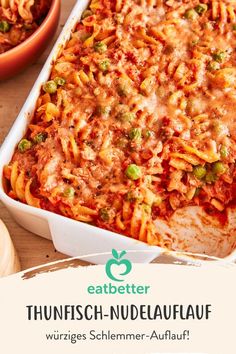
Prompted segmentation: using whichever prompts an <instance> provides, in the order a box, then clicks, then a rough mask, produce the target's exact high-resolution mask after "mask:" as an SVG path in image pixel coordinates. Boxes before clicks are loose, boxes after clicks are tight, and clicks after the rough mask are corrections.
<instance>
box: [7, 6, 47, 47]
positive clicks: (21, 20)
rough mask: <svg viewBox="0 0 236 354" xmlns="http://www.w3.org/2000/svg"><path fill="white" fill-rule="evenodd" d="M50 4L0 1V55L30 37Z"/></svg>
mask: <svg viewBox="0 0 236 354" xmlns="http://www.w3.org/2000/svg"><path fill="white" fill-rule="evenodd" d="M50 4H51V0H0V54H2V53H4V52H6V51H8V50H9V49H11V48H13V47H15V46H17V45H18V44H20V43H22V42H23V41H24V40H26V39H27V38H28V37H30V36H31V34H32V33H33V32H34V31H35V30H36V29H37V28H38V27H39V25H40V23H41V22H42V20H43V19H44V18H45V16H46V15H47V13H48V10H49V8H50Z"/></svg>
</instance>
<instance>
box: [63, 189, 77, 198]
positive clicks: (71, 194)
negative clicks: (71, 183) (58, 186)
mask: <svg viewBox="0 0 236 354" xmlns="http://www.w3.org/2000/svg"><path fill="white" fill-rule="evenodd" d="M63 195H64V197H66V198H74V196H75V190H74V188H73V187H68V188H66V189H65V191H64V193H63Z"/></svg>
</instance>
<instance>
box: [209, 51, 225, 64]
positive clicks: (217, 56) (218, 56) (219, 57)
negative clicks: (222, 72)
mask: <svg viewBox="0 0 236 354" xmlns="http://www.w3.org/2000/svg"><path fill="white" fill-rule="evenodd" d="M212 58H213V59H214V60H215V61H217V62H218V63H223V61H224V60H225V59H226V52H223V51H217V52H215V53H213V54H212Z"/></svg>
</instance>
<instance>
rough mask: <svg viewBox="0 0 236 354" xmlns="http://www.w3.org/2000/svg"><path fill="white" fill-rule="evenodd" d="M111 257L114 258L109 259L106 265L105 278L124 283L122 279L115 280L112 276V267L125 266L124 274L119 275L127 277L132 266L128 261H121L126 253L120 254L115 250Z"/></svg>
mask: <svg viewBox="0 0 236 354" xmlns="http://www.w3.org/2000/svg"><path fill="white" fill-rule="evenodd" d="M112 255H113V257H114V258H112V259H109V260H108V261H107V263H106V273H107V276H108V277H109V278H110V279H111V280H114V281H124V279H117V278H116V277H115V276H114V275H113V274H112V266H113V265H116V266H120V265H122V264H123V265H125V266H126V270H125V272H124V273H121V274H120V275H121V276H122V275H127V274H129V273H130V272H131V269H132V264H131V262H130V261H129V260H128V259H122V258H123V257H124V256H125V255H126V252H125V251H122V252H121V253H120V254H119V253H118V252H117V251H116V250H114V249H113V250H112Z"/></svg>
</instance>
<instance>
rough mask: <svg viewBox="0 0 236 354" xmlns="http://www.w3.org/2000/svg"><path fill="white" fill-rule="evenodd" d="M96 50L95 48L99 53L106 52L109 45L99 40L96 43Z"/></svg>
mask: <svg viewBox="0 0 236 354" xmlns="http://www.w3.org/2000/svg"><path fill="white" fill-rule="evenodd" d="M94 50H95V52H98V53H99V54H102V53H105V52H106V51H107V45H106V44H105V43H103V42H97V43H96V44H95V45H94Z"/></svg>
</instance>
